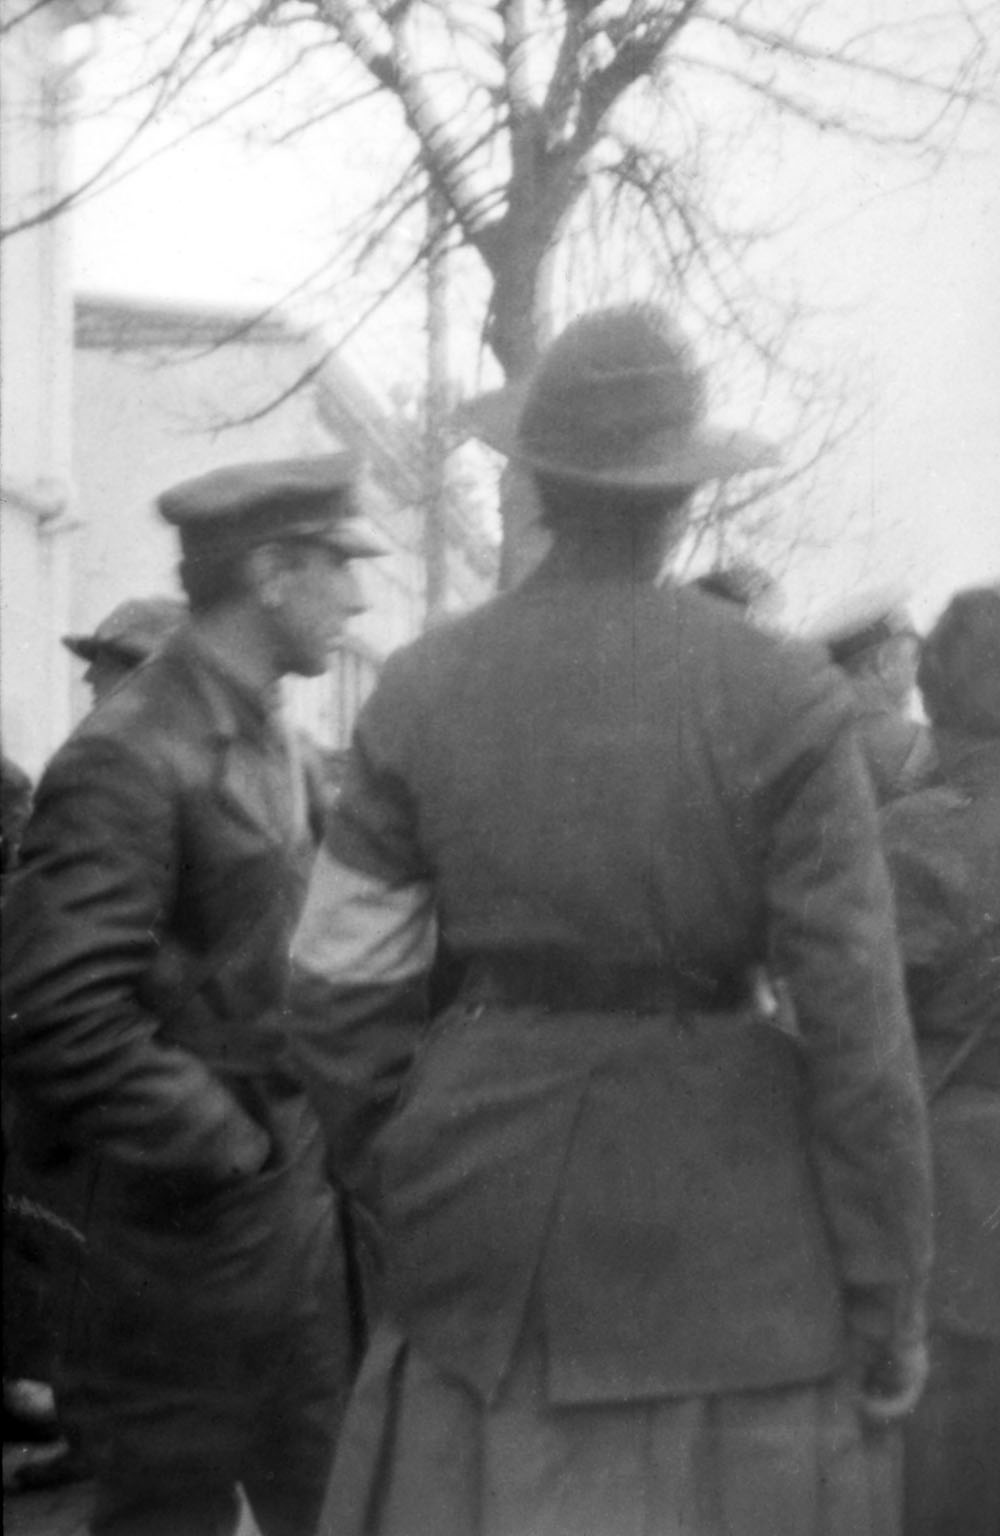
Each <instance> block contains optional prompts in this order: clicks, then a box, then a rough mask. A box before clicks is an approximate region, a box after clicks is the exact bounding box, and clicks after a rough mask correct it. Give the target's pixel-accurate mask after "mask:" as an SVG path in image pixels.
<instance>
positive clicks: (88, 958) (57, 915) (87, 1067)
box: [4, 736, 267, 1187]
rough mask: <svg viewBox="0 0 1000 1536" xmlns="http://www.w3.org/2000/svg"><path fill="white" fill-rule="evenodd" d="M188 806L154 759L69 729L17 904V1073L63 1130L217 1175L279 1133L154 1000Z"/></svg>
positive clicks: (8, 935)
mask: <svg viewBox="0 0 1000 1536" xmlns="http://www.w3.org/2000/svg"><path fill="white" fill-rule="evenodd" d="M176 817H177V808H176V801H175V798H174V795H173V793H172V792H171V788H170V786H169V785H168V784H166V783H165V782H161V781H160V779H159V778H158V775H157V772H155V771H154V770H153V769H152V768H151V766H150V764H149V763H148V762H147V761H146V760H145V758H144V757H143V756H140V755H139V754H138V753H137V752H135V751H134V750H131V749H129V748H128V747H127V746H126V745H124V744H123V743H120V742H118V741H111V740H106V739H102V738H94V737H86V736H85V737H82V738H76V739H73V740H71V741H70V742H69V743H68V744H67V746H66V747H64V748H63V749H62V751H61V752H60V753H59V754H57V756H56V758H55V759H54V760H53V762H52V764H51V766H50V768H49V770H48V772H47V774H46V775H45V777H44V778H43V781H42V785H41V788H40V791H39V794H38V798H37V801H36V806H35V811H34V815H33V817H32V820H31V822H30V824H29V827H28V830H27V834H26V836H25V840H24V844H23V848H22V861H21V867H20V869H19V871H18V873H17V875H16V877H15V879H14V881H13V883H12V886H11V890H10V893H9V897H8V900H7V903H6V904H5V909H4V932H5V955H4V1004H5V1006H4V1036H5V1051H6V1058H7V1070H8V1072H9V1074H10V1081H11V1083H12V1085H13V1087H14V1088H15V1090H16V1091H17V1092H18V1093H19V1094H20V1095H21V1096H22V1097H23V1099H24V1101H25V1102H26V1103H27V1104H28V1105H29V1106H30V1107H33V1108H34V1109H35V1110H40V1111H42V1112H43V1114H45V1115H46V1117H47V1118H48V1119H50V1120H51V1121H52V1122H53V1123H54V1124H55V1125H57V1127H58V1130H59V1133H60V1136H62V1137H64V1138H65V1139H66V1140H67V1141H69V1142H71V1143H72V1144H76V1145H84V1146H88V1147H90V1148H94V1149H97V1150H99V1151H100V1152H102V1153H103V1154H105V1155H107V1156H108V1157H110V1158H113V1159H116V1160H118V1161H120V1162H121V1163H124V1164H128V1165H131V1166H133V1167H135V1168H136V1169H144V1170H148V1171H151V1172H156V1171H162V1172H169V1173H171V1174H174V1175H177V1176H179V1177H180V1178H181V1179H183V1180H190V1181H191V1183H192V1185H193V1186H195V1187H200V1186H201V1185H205V1186H207V1187H214V1186H216V1185H218V1184H220V1183H222V1182H225V1181H226V1180H228V1179H229V1178H232V1177H238V1176H240V1175H242V1174H244V1173H247V1172H251V1171H253V1170H254V1169H256V1168H257V1167H259V1166H260V1164H261V1163H262V1162H263V1161H264V1159H265V1157H266V1154H267V1138H266V1134H265V1132H264V1131H263V1130H262V1129H261V1128H260V1127H259V1126H258V1125H257V1124H256V1123H255V1122H254V1121H253V1120H252V1119H251V1118H250V1117H249V1116H248V1115H247V1114H246V1112H245V1111H244V1110H243V1109H242V1108H241V1107H240V1105H239V1104H238V1103H237V1102H236V1100H235V1099H234V1098H233V1096H232V1095H231V1093H230V1092H229V1090H228V1089H227V1088H226V1087H225V1085H224V1084H223V1083H222V1082H221V1081H220V1080H219V1079H218V1078H217V1077H216V1076H215V1075H214V1074H213V1073H212V1071H211V1070H210V1069H209V1068H208V1067H207V1066H206V1065H205V1064H204V1063H203V1062H202V1061H200V1060H199V1059H198V1057H197V1056H196V1055H194V1054H192V1053H190V1052H189V1051H187V1050H184V1049H181V1048H179V1047H177V1046H175V1045H171V1044H169V1043H168V1042H166V1041H165V1040H164V1039H163V1038H162V1037H161V1033H160V1030H159V1027H158V1021H157V1019H156V1018H155V1017H154V1016H153V1015H152V1014H151V1013H150V1012H149V1011H148V1009H146V1008H145V1007H144V1006H143V1005H142V1003H141V1002H140V1000H139V999H140V996H141V990H142V982H143V978H144V976H145V975H146V974H147V972H148V969H149V967H150V965H151V963H152V962H153V960H154V958H155V956H156V954H157V951H158V947H159V944H160V939H161V935H162V932H163V926H164V922H165V920H166V918H167V917H168V915H169V913H170V910H171V906H172V903H173V900H174V892H175V884H176V874H177V869H176V864H177V857H178V854H177V846H178V844H177V830H178V829H177V826H176Z"/></svg>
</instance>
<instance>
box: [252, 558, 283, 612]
mask: <svg viewBox="0 0 1000 1536" xmlns="http://www.w3.org/2000/svg"><path fill="white" fill-rule="evenodd" d="M246 576H247V585H248V586H249V587H250V589H251V590H252V591H253V593H254V594H255V596H256V598H257V601H258V602H259V603H260V605H261V607H262V608H277V607H280V605H281V603H282V601H283V598H284V580H283V577H284V566H283V564H282V561H281V558H280V555H279V553H278V550H277V549H276V548H275V546H274V545H273V544H259V545H258V546H257V548H256V549H252V550H251V551H250V553H249V554H248V555H247V557H246Z"/></svg>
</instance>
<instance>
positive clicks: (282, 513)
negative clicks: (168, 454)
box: [157, 453, 386, 560]
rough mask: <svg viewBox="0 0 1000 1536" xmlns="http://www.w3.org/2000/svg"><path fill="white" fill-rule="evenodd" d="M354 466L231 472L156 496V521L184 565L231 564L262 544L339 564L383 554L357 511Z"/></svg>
mask: <svg viewBox="0 0 1000 1536" xmlns="http://www.w3.org/2000/svg"><path fill="white" fill-rule="evenodd" d="M358 475H359V466H358V464H357V461H356V460H355V458H354V456H353V455H352V454H350V453H332V454H325V455H323V456H322V457H319V458H310V459H277V460H270V461H264V462H261V463H250V464H231V465H227V466H226V467H225V468H222V469H214V470H211V471H209V473H208V474H206V475H199V476H198V477H197V478H196V479H193V480H185V481H183V482H182V483H181V484H180V485H175V486H172V487H171V489H170V490H168V491H164V493H163V495H162V496H160V497H159V498H158V500H157V508H158V510H159V512H160V515H161V517H163V518H164V520H165V521H166V522H168V523H170V524H171V525H172V526H173V527H174V528H176V529H177V532H178V535H179V537H180V541H181V548H182V550H183V552H184V555H185V556H186V557H191V556H195V557H197V556H199V555H205V556H206V557H209V558H215V559H224V558H226V557H227V556H231V557H233V558H238V557H239V556H240V555H242V554H244V553H245V552H246V551H248V550H251V549H254V548H256V547H258V546H260V545H262V544H269V543H285V542H290V541H296V540H301V541H305V542H311V543H320V544H326V545H329V547H330V548H331V549H334V550H336V551H337V552H338V553H339V554H341V555H343V557H344V559H346V560H353V559H358V558H361V557H364V556H368V555H382V554H385V553H386V546H385V544H384V543H383V541H382V540H381V539H380V538H379V535H378V533H377V532H376V530H375V529H374V528H373V527H372V525H371V524H370V523H369V522H368V521H367V519H366V518H364V517H362V516H361V514H360V512H359V511H358V509H357V505H356V500H355V486H356V484H357V480H358Z"/></svg>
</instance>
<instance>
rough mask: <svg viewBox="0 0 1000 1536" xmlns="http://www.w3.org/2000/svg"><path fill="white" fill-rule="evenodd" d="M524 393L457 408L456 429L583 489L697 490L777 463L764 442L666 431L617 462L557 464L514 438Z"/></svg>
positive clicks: (729, 434)
mask: <svg viewBox="0 0 1000 1536" xmlns="http://www.w3.org/2000/svg"><path fill="white" fill-rule="evenodd" d="M527 394H528V384H527V382H521V383H519V384H511V385H507V386H506V387H505V388H503V389H495V390H491V391H490V392H489V393H488V394H484V395H479V396H477V397H476V399H474V400H470V401H468V402H466V403H465V404H464V405H463V406H462V407H460V409H459V412H458V414H457V421H458V424H459V426H460V427H461V428H464V430H465V431H466V432H467V433H468V434H469V435H470V436H472V437H478V438H479V439H480V440H481V441H482V442H484V443H486V444H487V445H488V446H489V447H490V448H494V449H496V451H497V452H498V453H502V454H505V455H506V456H507V458H509V459H513V460H514V461H515V462H517V463H520V464H526V465H527V466H528V467H529V468H530V469H533V470H538V471H541V472H542V473H543V474H550V475H556V476H558V477H559V478H560V479H563V480H579V481H581V482H583V483H586V484H588V485H608V486H622V487H625V488H627V487H630V486H633V487H635V488H636V489H642V488H647V489H652V488H654V487H656V486H663V487H668V486H682V485H700V484H702V483H703V482H704V481H708V480H724V479H728V477H729V476H730V475H739V474H747V473H749V472H750V471H752V470H757V469H769V468H773V467H774V466H776V465H777V464H779V463H780V462H781V455H780V453H779V452H778V449H777V448H776V447H775V445H774V444H773V443H770V442H768V441H767V440H766V439H765V438H762V437H758V436H757V435H756V434H755V433H752V432H736V431H730V430H728V429H726V428H723V427H710V426H695V427H692V428H690V429H687V430H678V429H677V428H666V429H665V430H664V431H662V432H658V433H654V434H652V435H651V436H650V437H648V438H646V439H645V440H644V441H643V444H642V447H641V450H640V451H639V452H635V453H632V454H630V456H629V457H628V458H627V459H623V460H622V461H621V462H619V463H610V464H609V463H604V464H601V465H588V464H586V463H583V462H581V461H580V460H579V459H575V460H572V461H570V460H564V459H559V458H556V457H553V456H551V455H546V454H542V453H538V452H536V451H534V450H533V449H532V448H531V447H530V446H528V445H526V444H525V443H524V442H522V440H521V438H520V436H519V434H518V424H519V422H520V420H521V414H522V411H523V409H524V404H525V401H526V399H527Z"/></svg>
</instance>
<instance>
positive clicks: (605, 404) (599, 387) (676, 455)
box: [464, 304, 777, 489]
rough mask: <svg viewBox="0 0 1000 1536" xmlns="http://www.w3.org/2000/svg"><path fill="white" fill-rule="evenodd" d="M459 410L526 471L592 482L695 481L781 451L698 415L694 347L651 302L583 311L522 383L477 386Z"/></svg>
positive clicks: (758, 463)
mask: <svg viewBox="0 0 1000 1536" xmlns="http://www.w3.org/2000/svg"><path fill="white" fill-rule="evenodd" d="M464 415H465V418H466V420H467V422H468V423H469V425H470V427H471V429H472V431H473V432H475V434H476V435H477V436H479V437H481V438H482V439H483V440H484V441H485V442H487V443H490V444H491V446H493V447H495V448H499V449H500V451H501V452H502V453H506V454H508V455H509V456H510V457H511V458H514V459H518V460H521V461H522V462H524V463H525V464H527V465H528V466H529V467H530V468H532V469H533V470H535V471H537V472H540V473H543V474H547V475H554V476H557V477H558V478H560V479H565V480H578V481H582V482H586V483H590V484H596V485H608V486H620V487H623V488H627V487H633V488H635V489H642V488H651V489H652V488H664V489H666V488H668V487H675V488H676V487H686V486H694V485H698V484H700V483H701V482H702V481H705V480H716V479H723V478H726V477H728V476H729V475H735V474H740V473H742V472H744V471H747V470H753V469H760V468H763V467H764V466H766V465H769V464H774V463H776V462H777V454H776V452H775V450H774V447H773V446H772V445H771V444H770V443H767V442H764V441H763V440H762V439H761V438H759V437H756V436H753V435H752V434H750V433H747V432H735V431H732V430H729V429H727V428H723V427H717V426H713V425H711V424H709V423H708V422H707V421H706V419H705V415H706V392H705V382H704V377H703V374H702V372H701V369H700V368H699V367H698V365H697V362H696V360H695V357H694V353H693V351H692V349H691V346H690V344H689V342H688V341H687V339H686V338H685V336H684V335H683V333H682V332H681V331H679V330H678V329H677V327H676V326H675V325H674V324H673V322H672V321H671V320H670V318H669V317H668V315H667V314H666V312H665V311H664V310H662V309H660V308H659V307H658V306H656V305H653V304H629V305H621V306H615V307H611V308H608V309H602V310H595V311H594V312H593V313H591V314H587V315H583V316H581V317H580V318H579V319H578V320H575V321H573V322H572V324H571V325H569V326H568V327H567V328H566V330H565V331H563V332H562V334H561V335H560V336H559V337H557V339H556V340H555V341H554V342H553V343H552V345H551V346H550V347H549V349H548V350H547V351H546V353H545V354H544V355H543V357H542V359H541V362H540V363H539V365H538V367H537V368H536V369H535V372H534V373H533V374H532V376H531V377H530V379H528V380H527V381H526V383H523V384H513V385H509V386H507V387H506V388H505V389H503V390H497V391H493V392H492V394H489V395H483V396H480V397H479V399H478V400H475V401H472V402H470V404H469V405H468V406H467V407H466V408H465V410H464Z"/></svg>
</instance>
